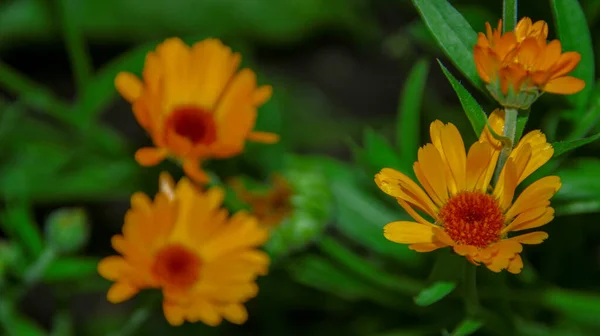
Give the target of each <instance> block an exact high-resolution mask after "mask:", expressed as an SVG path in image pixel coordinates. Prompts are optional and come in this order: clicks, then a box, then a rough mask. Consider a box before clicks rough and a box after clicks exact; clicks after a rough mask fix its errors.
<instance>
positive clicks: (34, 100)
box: [0, 61, 77, 126]
mask: <svg viewBox="0 0 600 336" xmlns="http://www.w3.org/2000/svg"><path fill="white" fill-rule="evenodd" d="M0 86H3V87H4V88H6V89H7V90H8V91H9V92H11V93H13V94H15V95H17V96H19V97H21V98H22V101H23V103H26V104H28V105H29V106H31V107H33V108H37V109H40V110H42V111H43V112H46V113H48V114H50V115H51V116H53V117H55V118H56V119H58V120H62V121H63V122H65V123H67V124H69V125H71V126H77V120H76V119H75V117H74V116H75V114H74V113H71V109H70V108H69V106H68V105H66V104H65V103H64V102H62V101H61V100H59V99H58V98H56V97H55V96H54V95H53V94H52V93H51V92H50V91H49V90H48V89H46V88H45V87H42V86H39V85H38V84H37V83H35V82H34V81H33V80H31V79H29V78H27V77H25V76H24V75H22V74H20V73H19V72H18V71H17V70H15V69H13V68H11V67H10V66H8V65H7V64H5V63H2V62H1V61H0Z"/></svg>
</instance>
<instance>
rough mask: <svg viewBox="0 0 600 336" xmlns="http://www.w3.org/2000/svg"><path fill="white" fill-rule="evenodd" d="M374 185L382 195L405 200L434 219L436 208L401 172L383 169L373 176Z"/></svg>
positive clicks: (421, 190)
mask: <svg viewBox="0 0 600 336" xmlns="http://www.w3.org/2000/svg"><path fill="white" fill-rule="evenodd" d="M375 183H376V184H377V186H378V187H379V189H381V191H383V192H384V193H386V194H388V195H390V196H392V197H396V198H400V199H403V200H405V201H406V202H408V203H410V204H412V205H414V206H416V207H417V208H419V209H420V210H421V211H424V212H425V213H427V214H428V215H429V216H431V217H432V218H435V217H436V214H437V211H438V208H437V207H436V206H435V204H433V202H432V201H431V198H429V196H427V194H426V193H425V192H424V191H423V189H421V188H420V187H419V186H418V185H417V184H416V183H415V182H413V181H412V180H411V179H410V178H409V177H408V176H406V175H404V174H402V173H401V172H399V171H397V170H394V169H391V168H384V169H382V170H381V172H379V173H378V174H376V175H375Z"/></svg>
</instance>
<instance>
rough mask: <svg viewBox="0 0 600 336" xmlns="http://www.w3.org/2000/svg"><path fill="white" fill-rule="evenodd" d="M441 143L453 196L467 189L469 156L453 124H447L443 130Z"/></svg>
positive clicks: (449, 186) (449, 188)
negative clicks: (466, 174) (466, 173)
mask: <svg viewBox="0 0 600 336" xmlns="http://www.w3.org/2000/svg"><path fill="white" fill-rule="evenodd" d="M441 143H442V148H443V157H444V158H445V159H446V162H447V164H448V168H449V170H450V174H449V175H450V178H449V179H448V181H447V182H448V190H449V191H450V194H451V195H454V194H456V193H457V192H458V191H461V190H464V189H465V172H466V165H467V164H466V162H467V154H466V153H465V144H464V142H463V139H462V137H461V135H460V132H459V131H458V129H457V128H456V126H454V125H453V124H450V123H449V124H447V125H446V126H445V127H444V128H442V134H441Z"/></svg>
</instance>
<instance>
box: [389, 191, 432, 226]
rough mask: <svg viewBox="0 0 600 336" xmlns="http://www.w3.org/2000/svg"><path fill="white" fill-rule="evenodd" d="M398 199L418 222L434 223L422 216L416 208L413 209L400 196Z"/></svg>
mask: <svg viewBox="0 0 600 336" xmlns="http://www.w3.org/2000/svg"><path fill="white" fill-rule="evenodd" d="M397 200H398V204H400V206H401V207H402V208H403V209H404V210H405V211H406V212H407V213H408V214H409V215H410V216H411V217H412V218H413V219H414V220H416V221H417V222H418V223H421V224H425V225H433V223H431V222H429V221H428V220H426V219H425V218H423V216H421V215H420V214H419V213H418V212H416V211H415V209H413V208H412V207H411V206H410V204H408V203H407V202H406V201H404V200H402V199H401V198H398V199H397Z"/></svg>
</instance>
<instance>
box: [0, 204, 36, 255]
mask: <svg viewBox="0 0 600 336" xmlns="http://www.w3.org/2000/svg"><path fill="white" fill-rule="evenodd" d="M0 219H1V220H0V223H1V224H2V229H4V230H5V232H6V233H7V234H8V235H10V236H11V237H12V238H13V239H15V241H18V242H19V243H20V244H21V245H22V246H23V247H24V250H25V251H26V253H27V256H28V259H29V260H30V261H32V260H35V258H37V257H38V256H39V255H40V253H41V252H42V248H43V241H42V235H41V233H40V229H39V227H38V225H37V223H36V222H35V219H34V218H33V215H32V213H31V210H30V209H29V206H28V205H27V204H25V203H23V202H10V203H9V204H8V205H7V207H6V210H5V211H4V213H3V214H2V215H1V218H0Z"/></svg>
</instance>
